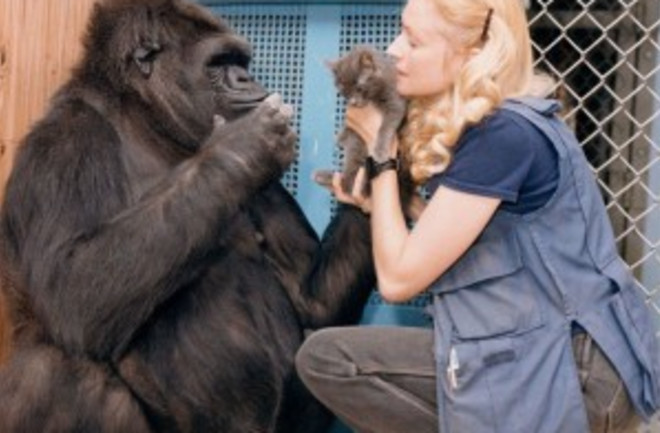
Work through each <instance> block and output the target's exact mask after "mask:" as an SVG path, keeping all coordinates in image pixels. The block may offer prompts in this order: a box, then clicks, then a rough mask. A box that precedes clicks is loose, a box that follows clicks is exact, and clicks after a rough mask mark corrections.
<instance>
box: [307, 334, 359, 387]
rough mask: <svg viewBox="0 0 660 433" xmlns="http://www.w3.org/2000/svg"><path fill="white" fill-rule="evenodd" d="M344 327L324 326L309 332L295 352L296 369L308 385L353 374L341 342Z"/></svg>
mask: <svg viewBox="0 0 660 433" xmlns="http://www.w3.org/2000/svg"><path fill="white" fill-rule="evenodd" d="M345 332H346V330H345V329H344V328H326V329H322V330H319V331H316V332H314V333H313V334H311V335H310V336H309V337H308V338H307V339H306V340H305V342H304V343H303V344H302V346H301V347H300V349H298V353H297V354H296V370H297V371H298V374H299V376H300V377H301V378H302V380H303V381H304V382H305V383H306V384H307V385H308V386H309V385H310V384H311V383H312V382H315V381H323V380H327V379H330V378H333V377H342V376H350V375H354V374H355V370H356V368H355V365H354V364H353V363H352V362H351V360H350V357H349V356H348V353H347V351H346V350H345V347H343V346H344V344H342V343H343V337H344V333H345Z"/></svg>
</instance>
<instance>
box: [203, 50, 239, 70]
mask: <svg viewBox="0 0 660 433" xmlns="http://www.w3.org/2000/svg"><path fill="white" fill-rule="evenodd" d="M249 64H250V58H249V57H248V56H247V55H245V54H243V53H240V52H238V51H230V52H226V53H220V54H216V55H214V56H213V57H211V59H210V60H209V62H208V63H207V64H206V66H207V67H209V68H213V69H215V68H222V67H226V66H240V67H242V68H245V69H247V67H248V65H249Z"/></svg>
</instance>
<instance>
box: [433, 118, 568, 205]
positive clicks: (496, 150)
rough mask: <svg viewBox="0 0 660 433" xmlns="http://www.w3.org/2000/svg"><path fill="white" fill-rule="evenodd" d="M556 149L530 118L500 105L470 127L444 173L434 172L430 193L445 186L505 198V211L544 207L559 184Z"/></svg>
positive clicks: (503, 200)
mask: <svg viewBox="0 0 660 433" xmlns="http://www.w3.org/2000/svg"><path fill="white" fill-rule="evenodd" d="M558 179H559V167H558V161H557V153H556V150H555V148H554V146H553V145H552V143H551V142H550V140H549V139H548V138H547V137H546V136H545V135H544V134H543V133H541V131H539V130H538V129H537V128H536V127H535V126H534V125H532V124H531V123H530V122H529V121H528V120H527V119H525V118H523V117H522V116H520V115H518V114H516V113H513V112H511V111H508V110H504V109H498V110H496V111H495V112H494V113H493V114H491V115H489V116H487V117H486V118H484V119H483V120H482V121H481V122H480V123H478V124H476V125H473V126H471V127H469V128H467V129H466V131H465V133H464V134H463V136H462V137H461V138H460V140H459V141H458V143H456V146H455V151H454V156H453V159H452V161H451V163H450V165H449V167H448V168H447V170H446V171H445V172H444V173H439V174H436V175H434V176H432V177H431V178H430V179H429V181H428V183H427V185H426V187H427V190H428V192H429V193H431V194H433V193H434V192H435V190H436V189H437V188H438V187H439V186H440V185H444V186H446V187H447V188H451V189H454V190H457V191H462V192H467V193H471V194H477V195H484V196H488V197H496V198H500V199H502V204H501V205H500V206H501V208H502V209H503V210H506V211H509V212H513V213H517V214H524V213H529V212H532V211H534V210H536V209H539V208H541V207H542V206H543V205H544V204H545V203H546V202H547V201H548V200H549V199H550V197H551V196H552V194H553V193H554V191H555V189H556V188H557V182H558Z"/></svg>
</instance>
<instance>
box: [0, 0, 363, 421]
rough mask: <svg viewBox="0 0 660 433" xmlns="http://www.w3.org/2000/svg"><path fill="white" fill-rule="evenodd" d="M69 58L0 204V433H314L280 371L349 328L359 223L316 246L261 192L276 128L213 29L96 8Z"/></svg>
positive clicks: (120, 0) (275, 108) (228, 36)
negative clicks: (78, 57)
mask: <svg viewBox="0 0 660 433" xmlns="http://www.w3.org/2000/svg"><path fill="white" fill-rule="evenodd" d="M85 43H86V45H85V47H86V49H85V56H84V58H83V60H82V61H81V63H80V64H79V66H78V67H77V68H76V69H75V71H74V74H73V78H72V79H71V80H70V81H69V83H68V84H66V85H65V86H64V87H63V88H62V89H61V90H60V91H59V93H58V94H57V95H56V97H55V98H54V100H53V102H52V107H51V109H50V111H49V112H48V113H47V115H46V116H45V118H44V119H43V120H41V121H40V122H39V123H38V124H36V125H35V127H34V128H33V130H32V131H31V133H30V134H29V135H28V136H27V138H26V140H25V142H24V144H23V146H22V148H21V150H20V154H19V156H18V158H17V160H16V163H15V168H14V171H13V173H12V176H11V179H10V181H9V184H8V190H7V194H6V201H5V202H4V204H3V213H2V219H1V225H0V233H1V238H0V239H1V240H2V246H3V248H2V250H3V256H4V257H3V258H4V261H5V262H4V265H3V269H4V270H5V271H7V272H8V273H9V278H10V279H11V281H12V283H13V284H12V287H13V288H12V289H11V290H9V291H8V292H7V293H6V296H7V297H8V298H9V299H10V307H11V312H12V321H13V324H14V342H15V345H14V350H13V354H12V358H11V360H10V363H9V364H8V365H7V366H6V367H4V368H3V370H2V372H1V373H0V431H2V432H3V433H7V432H9V433H14V432H30V433H33V432H155V431H163V432H211V431H212V432H227V433H230V432H231V433H239V432H240V433H256V432H259V433H265V432H282V433H295V432H310V433H311V432H313V433H320V432H322V431H323V429H324V426H325V425H327V421H328V418H329V417H328V416H327V414H326V413H325V412H324V411H323V410H322V408H321V407H320V405H318V403H316V402H314V401H313V399H312V398H311V397H310V396H309V394H307V392H306V391H305V390H304V388H303V387H302V386H301V385H300V382H299V381H298V380H297V378H296V376H295V372H294V369H293V357H294V354H295V351H296V349H297V348H298V346H299V345H300V343H301V341H302V339H303V333H304V330H306V329H313V328H317V327H321V326H326V325H340V324H347V323H351V322H355V321H356V320H357V319H358V317H359V315H360V312H361V309H362V307H363V305H364V303H365V301H366V299H367V297H368V294H369V290H370V287H373V284H374V271H373V264H372V261H371V253H370V239H369V223H368V219H367V218H366V217H365V216H364V215H363V214H361V212H359V211H357V210H356V209H354V208H340V209H339V210H338V212H337V214H336V216H335V218H334V219H333V221H332V222H331V223H330V225H329V226H328V228H327V230H326V233H325V234H324V236H323V239H322V240H321V241H319V240H318V238H317V237H316V235H315V233H314V231H313V229H312V228H311V226H310V225H309V224H308V222H307V220H306V219H305V217H304V215H303V213H302V212H301V210H300V209H299V207H298V206H297V204H296V203H295V201H294V199H293V198H292V197H291V196H290V195H289V194H288V192H287V191H286V190H285V189H284V188H283V186H282V185H281V184H280V183H279V180H278V179H279V177H280V176H281V174H282V172H283V170H285V169H286V167H287V165H288V164H289V163H290V162H291V161H292V159H293V158H294V142H295V135H294V134H293V132H292V131H291V129H290V127H289V118H288V116H289V115H290V113H289V112H288V109H287V107H286V106H284V105H283V104H282V103H281V101H278V100H277V98H276V97H268V98H267V99H265V100H264V98H265V97H266V93H265V91H264V90H263V89H262V88H261V87H260V86H259V85H258V84H257V83H255V82H254V81H253V80H252V79H251V78H250V76H249V75H248V73H247V66H248V63H249V60H250V50H249V46H248V45H247V43H246V42H245V41H244V40H243V39H241V38H239V37H238V36H237V35H236V34H235V33H233V32H232V31H231V30H230V29H229V28H228V26H227V25H226V24H225V23H223V22H222V21H218V20H217V19H216V18H214V17H213V16H212V15H210V14H208V13H207V12H205V11H203V10H201V9H200V8H199V7H197V6H194V5H192V4H188V3H184V2H182V1H179V0H139V1H138V0H115V1H105V2H104V3H102V4H100V5H97V6H96V8H95V10H94V13H93V16H92V19H91V24H90V26H89V29H88V34H87V36H86V39H85Z"/></svg>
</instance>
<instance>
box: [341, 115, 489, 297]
mask: <svg viewBox="0 0 660 433" xmlns="http://www.w3.org/2000/svg"><path fill="white" fill-rule="evenodd" d="M346 115H347V125H349V127H351V128H352V129H354V130H356V132H357V133H358V134H360V135H361V136H362V137H363V139H364V140H365V142H366V143H367V146H368V147H369V150H370V151H371V149H372V147H373V144H374V143H375V137H376V134H377V131H378V126H379V125H380V122H379V121H380V120H381V119H382V116H381V115H380V113H379V112H378V111H377V110H376V109H375V108H373V107H366V108H354V107H350V108H349V109H348V110H347V114H346ZM396 146H397V143H396V142H395V143H392V149H393V154H396ZM356 183H358V182H356ZM334 190H335V193H336V195H337V199H338V200H340V201H343V202H348V203H352V204H355V205H357V206H360V207H362V208H363V209H371V215H372V216H371V231H372V238H373V250H374V251H373V252H374V260H375V265H376V273H377V276H378V287H379V291H380V293H381V296H383V298H385V299H386V300H388V301H391V302H403V301H406V300H408V299H410V298H412V297H414V296H415V295H417V294H419V293H420V292H422V291H424V290H425V289H426V288H427V287H428V286H429V285H430V284H431V283H432V282H433V281H434V280H435V279H437V278H438V277H439V276H440V275H442V274H443V273H444V272H445V271H446V270H447V269H449V267H450V266H451V265H452V264H453V263H454V262H455V261H456V260H457V259H458V258H459V257H460V256H461V255H462V254H463V253H464V252H465V251H466V250H467V249H468V248H469V247H470V245H472V243H473V242H474V241H475V239H476V238H477V237H478V236H479V234H480V233H481V232H482V231H483V229H484V228H485V227H486V225H487V224H488V221H489V220H490V219H491V217H492V216H493V214H494V213H495V210H496V209H497V207H498V206H499V204H500V201H501V200H500V199H497V198H489V197H485V196H479V195H475V194H469V193H464V192H460V191H456V190H452V189H449V188H447V187H444V186H441V187H439V188H438V189H437V191H436V192H435V194H434V195H433V197H432V198H431V200H430V201H429V203H428V205H427V207H426V209H425V210H424V212H423V213H422V215H421V217H420V219H419V220H418V221H417V223H416V225H415V227H414V228H413V230H412V231H411V230H409V229H408V227H407V225H406V222H405V219H404V216H403V213H402V210H401V204H400V197H399V188H398V179H397V176H396V173H395V172H394V171H386V172H384V173H381V174H380V175H379V176H378V177H376V178H375V179H374V180H373V181H372V182H371V191H372V192H371V194H372V195H371V199H370V200H365V198H364V197H360V196H359V195H357V194H353V195H352V196H346V194H343V193H341V189H339V190H338V189H337V188H334Z"/></svg>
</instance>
